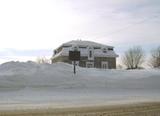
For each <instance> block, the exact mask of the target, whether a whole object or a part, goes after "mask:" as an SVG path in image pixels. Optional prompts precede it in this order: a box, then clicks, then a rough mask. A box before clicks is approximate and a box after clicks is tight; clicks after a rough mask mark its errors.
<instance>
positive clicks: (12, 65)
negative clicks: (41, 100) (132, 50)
mask: <svg viewBox="0 0 160 116" xmlns="http://www.w3.org/2000/svg"><path fill="white" fill-rule="evenodd" d="M159 82H160V71H159V70H102V69H94V68H92V69H87V68H80V67H77V74H76V75H74V74H73V67H72V65H69V64H65V63H55V64H36V63H34V62H8V63H4V64H2V65H0V88H12V89H13V88H25V87H31V88H34V87H52V88H131V89H133V88H137V89H160V84H159Z"/></svg>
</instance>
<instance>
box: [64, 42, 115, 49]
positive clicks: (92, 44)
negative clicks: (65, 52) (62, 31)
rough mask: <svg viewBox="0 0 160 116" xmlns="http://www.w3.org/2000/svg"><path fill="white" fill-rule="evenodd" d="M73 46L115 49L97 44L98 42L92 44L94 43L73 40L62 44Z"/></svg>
mask: <svg viewBox="0 0 160 116" xmlns="http://www.w3.org/2000/svg"><path fill="white" fill-rule="evenodd" d="M71 45H78V46H85V47H87V46H92V47H110V48H113V46H108V45H104V44H101V43H97V42H92V41H82V40H72V41H69V42H66V43H64V44H62V46H71Z"/></svg>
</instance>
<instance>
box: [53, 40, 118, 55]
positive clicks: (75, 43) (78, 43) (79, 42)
mask: <svg viewBox="0 0 160 116" xmlns="http://www.w3.org/2000/svg"><path fill="white" fill-rule="evenodd" d="M63 46H69V47H72V46H78V47H88V46H89V47H90V46H91V47H99V48H101V49H102V48H113V46H108V45H104V44H100V43H96V42H92V41H82V40H72V41H69V42H66V43H64V44H62V45H61V46H59V47H58V48H57V49H59V48H61V47H63ZM101 49H100V50H96V51H94V55H95V56H99V57H118V55H117V54H116V53H115V52H114V51H107V54H106V53H102V52H101ZM81 52H82V53H81V56H88V52H87V51H84V50H81ZM58 56H68V51H66V50H63V51H61V52H59V53H57V54H55V55H53V57H52V58H56V57H58Z"/></svg>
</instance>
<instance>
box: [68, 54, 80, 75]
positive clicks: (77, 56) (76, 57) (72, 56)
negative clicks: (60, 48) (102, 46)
mask: <svg viewBox="0 0 160 116" xmlns="http://www.w3.org/2000/svg"><path fill="white" fill-rule="evenodd" d="M69 60H71V61H73V62H74V64H73V65H74V74H76V61H80V51H69Z"/></svg>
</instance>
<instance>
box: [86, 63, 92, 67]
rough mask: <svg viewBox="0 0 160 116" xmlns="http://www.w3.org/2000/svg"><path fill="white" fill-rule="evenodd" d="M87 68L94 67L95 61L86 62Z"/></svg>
mask: <svg viewBox="0 0 160 116" xmlns="http://www.w3.org/2000/svg"><path fill="white" fill-rule="evenodd" d="M86 67H87V68H94V62H86Z"/></svg>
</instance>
